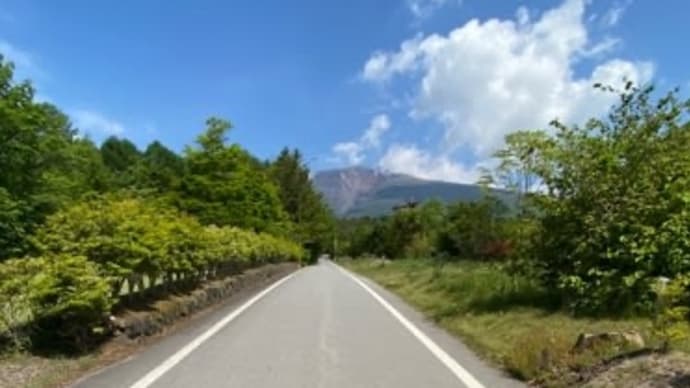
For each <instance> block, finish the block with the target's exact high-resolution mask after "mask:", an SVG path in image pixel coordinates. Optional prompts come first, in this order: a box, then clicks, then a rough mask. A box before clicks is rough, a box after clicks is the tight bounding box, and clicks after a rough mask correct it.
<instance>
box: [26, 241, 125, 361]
mask: <svg viewBox="0 0 690 388" xmlns="http://www.w3.org/2000/svg"><path fill="white" fill-rule="evenodd" d="M29 260H36V259H29ZM38 260H43V262H44V265H43V267H42V268H41V270H40V272H37V273H35V274H34V275H33V276H31V278H30V280H29V282H28V286H29V300H30V302H31V306H32V308H33V309H34V319H35V325H36V326H37V329H38V334H39V335H40V338H41V339H46V338H48V339H51V340H54V339H59V340H63V341H67V344H70V345H71V344H74V345H76V346H77V347H78V348H82V347H84V346H86V345H88V343H87V341H88V340H89V339H90V338H92V336H93V335H94V332H95V331H96V330H98V329H102V328H103V325H104V324H105V322H106V318H107V315H108V313H109V312H110V308H111V307H112V304H113V299H112V298H111V293H110V287H109V285H108V282H107V281H106V280H105V279H104V278H102V277H100V276H99V274H98V268H97V266H96V265H95V264H94V263H91V262H89V261H88V260H87V259H86V258H85V257H83V256H70V255H65V254H62V255H56V256H50V257H47V258H45V259H38ZM51 343H53V344H54V343H55V342H54V341H51Z"/></svg>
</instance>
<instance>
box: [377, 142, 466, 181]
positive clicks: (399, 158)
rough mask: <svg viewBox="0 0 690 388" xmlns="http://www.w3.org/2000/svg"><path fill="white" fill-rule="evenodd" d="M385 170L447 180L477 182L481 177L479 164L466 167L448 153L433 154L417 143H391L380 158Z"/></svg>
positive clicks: (381, 165) (379, 165)
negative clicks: (418, 146)
mask: <svg viewBox="0 0 690 388" xmlns="http://www.w3.org/2000/svg"><path fill="white" fill-rule="evenodd" d="M378 167H379V168H380V169H382V170H384V171H388V172H395V173H402V174H408V175H412V176H416V177H419V178H425V179H432V180H441V181H446V182H461V183H475V182H477V180H478V179H479V177H480V172H479V168H478V166H469V167H466V166H464V165H462V164H460V163H458V162H455V161H453V160H452V159H451V158H449V157H448V156H446V155H432V154H431V153H429V152H427V151H424V150H421V149H419V148H417V146H415V145H402V144H393V145H391V146H390V147H389V148H388V150H387V151H386V153H385V154H384V155H383V157H382V158H381V159H380V160H379V163H378Z"/></svg>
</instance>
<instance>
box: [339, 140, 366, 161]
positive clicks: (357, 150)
mask: <svg viewBox="0 0 690 388" xmlns="http://www.w3.org/2000/svg"><path fill="white" fill-rule="evenodd" d="M362 152H363V150H362V146H361V145H360V144H359V143H356V142H353V141H348V142H344V143H337V144H336V145H334V146H333V153H334V154H335V155H336V159H337V160H338V161H340V162H345V163H347V164H350V165H357V164H360V163H362V162H363V161H364V154H363V153H362Z"/></svg>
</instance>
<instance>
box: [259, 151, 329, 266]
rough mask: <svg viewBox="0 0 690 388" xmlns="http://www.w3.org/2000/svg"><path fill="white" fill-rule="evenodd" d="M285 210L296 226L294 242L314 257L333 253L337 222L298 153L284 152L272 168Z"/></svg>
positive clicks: (271, 173)
mask: <svg viewBox="0 0 690 388" xmlns="http://www.w3.org/2000/svg"><path fill="white" fill-rule="evenodd" d="M270 176H271V178H272V179H273V182H274V183H275V185H276V186H277V187H278V194H279V197H280V201H281V203H282V206H283V209H284V210H285V212H286V213H287V215H288V217H289V219H290V221H291V223H292V224H293V225H294V229H293V233H292V238H293V239H294V240H296V241H299V242H301V243H302V244H304V245H306V246H308V247H309V249H310V250H311V251H312V253H311V257H312V258H316V257H317V256H318V254H319V253H321V252H324V251H327V250H330V248H331V243H332V239H333V233H334V231H333V227H334V224H333V223H334V220H333V216H332V214H331V212H330V209H329V208H328V206H326V204H325V202H324V200H323V198H322V196H321V194H320V193H319V192H318V191H317V190H316V189H315V188H314V186H313V184H312V181H311V179H310V178H309V168H308V167H307V166H306V164H305V163H304V161H303V160H302V154H300V152H299V151H298V150H293V151H290V150H288V149H287V148H285V149H283V150H282V151H281V153H280V155H278V157H277V158H276V160H274V161H273V162H271V164H270Z"/></svg>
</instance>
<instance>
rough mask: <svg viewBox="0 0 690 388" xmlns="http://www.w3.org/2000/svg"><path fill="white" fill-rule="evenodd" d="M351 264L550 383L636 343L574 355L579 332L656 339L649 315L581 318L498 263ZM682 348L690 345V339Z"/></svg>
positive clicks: (526, 374) (481, 348)
mask: <svg viewBox="0 0 690 388" xmlns="http://www.w3.org/2000/svg"><path fill="white" fill-rule="evenodd" d="M344 265H345V266H347V267H348V268H350V269H351V270H353V271H355V272H358V273H360V274H362V275H364V276H367V277H369V278H370V279H372V280H374V281H376V282H378V283H379V284H381V285H382V286H384V287H386V288H388V289H390V290H391V291H393V292H395V293H396V294H398V295H400V296H401V297H402V298H403V299H405V300H406V301H407V302H409V303H410V304H412V305H413V306H415V307H416V308H417V309H419V310H420V311H421V312H423V313H424V314H425V315H427V316H428V317H430V318H431V319H433V320H435V321H436V322H437V323H438V324H439V325H440V326H441V327H443V328H445V329H446V330H448V331H449V332H451V333H453V334H455V335H457V336H459V337H461V338H462V339H463V340H465V342H466V343H467V344H468V345H470V346H471V347H472V348H473V349H474V350H475V351H477V352H478V353H479V354H480V355H482V356H483V357H484V358H486V359H488V360H490V361H492V362H493V363H494V364H496V365H500V366H502V367H503V368H504V369H505V370H507V371H508V372H510V373H511V374H512V375H514V376H516V377H518V378H520V379H522V380H535V379H536V380H537V381H539V382H541V384H542V385H545V386H560V385H562V384H563V380H562V377H561V373H562V371H564V370H577V369H578V368H582V367H586V366H590V365H593V364H595V363H597V362H599V361H601V360H603V359H606V358H609V357H611V356H613V355H615V354H617V353H620V352H622V351H626V350H632V349H621V348H618V347H616V346H610V347H605V348H604V347H602V348H597V349H592V350H591V351H587V352H584V353H581V354H573V352H571V349H572V347H573V345H574V344H575V342H576V340H577V337H578V335H579V334H580V333H600V332H607V331H626V330H635V331H638V332H639V333H640V334H642V335H643V337H644V338H645V339H646V340H647V341H648V344H649V345H656V344H655V343H654V339H653V338H652V337H651V332H652V324H651V321H650V320H649V319H644V318H634V319H593V318H575V317H573V316H571V315H569V314H567V313H565V312H563V311H561V310H559V309H558V301H556V300H554V298H553V296H552V295H553V293H549V292H548V290H545V289H543V288H542V287H540V286H539V284H538V283H537V282H536V281H534V280H533V279H528V278H524V277H518V276H511V275H509V274H508V273H506V272H505V271H503V270H502V269H501V268H500V267H498V266H496V265H492V264H486V263H476V262H460V263H453V264H445V265H439V264H438V263H437V262H434V261H430V260H397V261H392V262H384V261H380V260H379V261H377V260H367V259H362V260H353V261H349V262H346V263H344ZM681 347H682V348H684V350H686V351H690V344H687V343H686V344H683V345H681Z"/></svg>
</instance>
